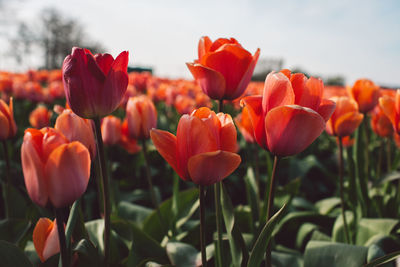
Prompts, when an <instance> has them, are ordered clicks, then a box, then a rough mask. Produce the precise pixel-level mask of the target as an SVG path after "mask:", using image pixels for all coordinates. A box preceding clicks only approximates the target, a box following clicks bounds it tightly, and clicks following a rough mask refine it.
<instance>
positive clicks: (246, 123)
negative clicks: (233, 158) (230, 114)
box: [235, 107, 256, 143]
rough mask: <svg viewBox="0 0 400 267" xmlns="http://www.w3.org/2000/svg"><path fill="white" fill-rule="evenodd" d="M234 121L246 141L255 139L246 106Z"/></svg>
mask: <svg viewBox="0 0 400 267" xmlns="http://www.w3.org/2000/svg"><path fill="white" fill-rule="evenodd" d="M235 123H236V126H237V127H238V129H239V131H240V132H241V133H242V135H243V137H244V139H245V140H246V142H248V143H254V142H255V141H256V140H255V139H254V129H253V125H252V124H251V118H250V114H249V110H248V108H247V107H244V108H243V109H242V113H240V114H239V115H238V116H237V117H236V118H235Z"/></svg>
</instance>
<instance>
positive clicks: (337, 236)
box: [332, 211, 358, 244]
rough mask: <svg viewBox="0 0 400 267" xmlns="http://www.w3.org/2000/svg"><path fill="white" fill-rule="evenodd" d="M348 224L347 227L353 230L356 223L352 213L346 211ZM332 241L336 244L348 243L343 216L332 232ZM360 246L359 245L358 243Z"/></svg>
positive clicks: (340, 216) (338, 218)
mask: <svg viewBox="0 0 400 267" xmlns="http://www.w3.org/2000/svg"><path fill="white" fill-rule="evenodd" d="M345 214H346V222H347V226H348V228H349V229H352V228H353V227H352V225H353V224H354V223H355V222H354V215H353V213H352V212H350V211H346V213H345ZM332 241H334V242H343V243H345V242H346V235H345V232H344V224H343V217H342V214H340V215H339V216H338V217H337V219H336V221H335V224H334V225H333V230H332ZM357 244H358V243H357Z"/></svg>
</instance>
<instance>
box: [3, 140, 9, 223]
mask: <svg viewBox="0 0 400 267" xmlns="http://www.w3.org/2000/svg"><path fill="white" fill-rule="evenodd" d="M2 143H3V149H4V160H5V162H6V179H7V180H6V182H5V183H4V188H3V194H4V212H5V217H6V218H9V217H10V210H11V209H10V206H9V205H10V203H11V200H10V195H11V194H10V193H11V192H10V190H11V175H10V170H11V168H10V157H9V155H8V147H7V141H6V140H3V142H2Z"/></svg>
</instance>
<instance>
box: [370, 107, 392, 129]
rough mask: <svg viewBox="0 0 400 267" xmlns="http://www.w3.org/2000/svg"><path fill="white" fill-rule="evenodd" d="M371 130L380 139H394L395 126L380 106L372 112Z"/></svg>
mask: <svg viewBox="0 0 400 267" xmlns="http://www.w3.org/2000/svg"><path fill="white" fill-rule="evenodd" d="M371 128H372V130H373V131H374V132H375V133H376V134H377V135H378V136H380V137H392V136H393V132H394V130H393V126H392V122H391V121H390V119H389V118H388V116H386V115H385V113H384V112H383V110H382V108H381V107H380V106H379V105H378V106H376V107H375V108H374V109H373V111H372V116H371Z"/></svg>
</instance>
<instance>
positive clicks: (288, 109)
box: [242, 70, 335, 156]
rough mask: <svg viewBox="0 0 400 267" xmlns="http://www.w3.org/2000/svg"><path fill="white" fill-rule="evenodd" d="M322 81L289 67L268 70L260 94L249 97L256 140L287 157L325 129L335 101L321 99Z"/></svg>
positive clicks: (243, 101)
mask: <svg viewBox="0 0 400 267" xmlns="http://www.w3.org/2000/svg"><path fill="white" fill-rule="evenodd" d="M323 89H324V84H323V82H322V80H320V79H316V78H313V77H311V78H309V79H307V78H306V77H305V75H304V74H302V73H296V74H291V72H290V71H289V70H282V71H281V72H278V73H275V72H271V73H270V74H268V76H267V78H266V80H265V86H264V93H263V96H248V97H245V98H243V100H242V104H244V105H245V106H246V107H248V109H249V115H250V118H251V122H252V125H253V128H254V136H255V139H256V141H257V143H258V144H259V145H260V146H261V147H263V148H265V149H268V150H269V151H270V152H271V153H272V154H274V155H276V156H290V155H294V154H297V153H300V152H302V151H303V150H304V149H306V148H307V147H308V146H309V145H310V144H311V143H312V142H313V141H314V140H315V139H316V138H317V137H318V136H319V135H320V134H321V133H322V131H323V130H324V128H325V122H326V121H327V120H328V119H329V117H330V116H331V114H332V113H333V111H334V109H335V103H334V102H333V101H331V100H326V99H322V94H323Z"/></svg>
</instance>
